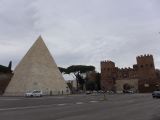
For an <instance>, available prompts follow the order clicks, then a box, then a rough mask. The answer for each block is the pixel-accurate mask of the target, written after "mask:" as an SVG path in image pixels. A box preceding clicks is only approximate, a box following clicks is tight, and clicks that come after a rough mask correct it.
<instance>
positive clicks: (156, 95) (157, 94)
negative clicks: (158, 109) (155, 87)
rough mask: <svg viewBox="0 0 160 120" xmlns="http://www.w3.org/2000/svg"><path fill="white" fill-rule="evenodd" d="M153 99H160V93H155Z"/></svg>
mask: <svg viewBox="0 0 160 120" xmlns="http://www.w3.org/2000/svg"><path fill="white" fill-rule="evenodd" d="M152 97H153V98H160V91H153V93H152Z"/></svg>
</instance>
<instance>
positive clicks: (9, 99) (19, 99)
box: [0, 99, 21, 100]
mask: <svg viewBox="0 0 160 120" xmlns="http://www.w3.org/2000/svg"><path fill="white" fill-rule="evenodd" d="M0 100H21V99H0Z"/></svg>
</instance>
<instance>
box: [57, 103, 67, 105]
mask: <svg viewBox="0 0 160 120" xmlns="http://www.w3.org/2000/svg"><path fill="white" fill-rule="evenodd" d="M64 105H66V104H65V103H64V104H58V106H64Z"/></svg>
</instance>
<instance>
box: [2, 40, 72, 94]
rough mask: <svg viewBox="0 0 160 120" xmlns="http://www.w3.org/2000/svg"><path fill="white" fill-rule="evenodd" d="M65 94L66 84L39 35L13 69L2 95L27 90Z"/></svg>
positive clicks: (66, 91) (23, 92)
mask: <svg viewBox="0 0 160 120" xmlns="http://www.w3.org/2000/svg"><path fill="white" fill-rule="evenodd" d="M32 90H42V91H43V93H45V94H49V93H52V94H62V93H63V94H66V93H68V92H69V89H68V86H67V84H66V82H65V80H64V78H63V77H62V74H61V73H60V71H59V69H58V67H57V65H56V63H55V61H54V59H53V57H52V55H51V54H50V52H49V50H48V48H47V46H46V45H45V43H44V42H43V40H42V38H41V37H39V38H38V39H37V41H36V42H35V43H34V44H33V46H32V47H31V48H30V50H29V51H28V52H27V54H26V55H25V56H24V57H23V59H22V60H21V61H20V63H19V64H18V65H17V67H16V68H15V70H14V76H13V78H12V79H11V81H10V83H9V85H8V86H7V88H6V90H5V93H4V95H6V96H22V95H24V94H25V93H26V92H27V91H32Z"/></svg>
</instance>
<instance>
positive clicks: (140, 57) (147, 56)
mask: <svg viewBox="0 0 160 120" xmlns="http://www.w3.org/2000/svg"><path fill="white" fill-rule="evenodd" d="M136 58H137V59H148V58H153V55H151V54H144V55H140V56H137V57H136Z"/></svg>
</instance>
